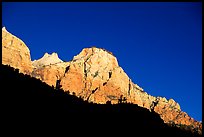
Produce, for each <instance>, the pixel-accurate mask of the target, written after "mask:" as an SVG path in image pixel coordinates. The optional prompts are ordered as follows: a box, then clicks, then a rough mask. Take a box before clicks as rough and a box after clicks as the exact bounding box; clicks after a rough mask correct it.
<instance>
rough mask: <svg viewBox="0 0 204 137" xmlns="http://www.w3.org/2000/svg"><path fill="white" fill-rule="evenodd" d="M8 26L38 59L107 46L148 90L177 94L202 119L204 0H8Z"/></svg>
mask: <svg viewBox="0 0 204 137" xmlns="http://www.w3.org/2000/svg"><path fill="white" fill-rule="evenodd" d="M2 26H6V28H7V30H8V31H9V32H11V33H12V34H14V35H16V36H17V37H19V38H20V39H22V40H23V41H24V42H25V43H26V45H27V46H28V47H29V49H30V52H31V59H32V60H34V59H39V58H41V57H42V56H43V55H44V53H45V52H48V53H52V52H57V53H58V55H59V57H60V58H61V59H62V60H64V61H69V60H71V59H72V58H73V56H75V55H77V54H79V52H80V51H81V50H82V49H83V48H86V47H92V46H96V47H101V48H105V49H107V50H109V51H111V52H113V54H114V55H115V56H116V57H117V59H118V62H119V65H120V66H121V67H122V68H123V69H124V71H125V72H126V73H127V74H128V76H129V77H130V78H131V79H132V81H133V82H134V83H137V84H138V85H139V86H141V87H142V88H144V90H145V91H146V92H147V93H148V94H150V95H153V96H162V97H166V98H167V99H170V98H173V99H174V100H175V101H176V102H178V103H179V104H180V106H181V109H182V110H183V111H185V112H187V113H188V114H189V115H190V116H191V117H193V118H194V119H196V120H198V121H201V120H202V58H201V57H202V3H201V2H196V3H191V2H186V3H179V2H175V3H168V2H165V3H157V2H153V3H151V2H145V3H139V2H133V3H131V2H128V3H125V2H121V3H119V2H117V3H116V2H114V3H111V2H108V3H105V2H103V3H101V2H96V3H90V2H84V3H83V2H76V3H71V2H67V3H62V2H61V3H56V2H55V3H51V2H49V3H48V2H46V3H42V2H41V3H31V2H28V3H25V2H24V3H20V2H18V3H8V2H7V3H5V2H4V3H3V4H2Z"/></svg>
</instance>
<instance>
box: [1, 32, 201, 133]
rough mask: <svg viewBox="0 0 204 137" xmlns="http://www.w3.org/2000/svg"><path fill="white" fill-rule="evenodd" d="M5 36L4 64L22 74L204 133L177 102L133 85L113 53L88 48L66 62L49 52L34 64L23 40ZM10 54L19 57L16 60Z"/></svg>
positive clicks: (6, 34) (98, 101)
mask: <svg viewBox="0 0 204 137" xmlns="http://www.w3.org/2000/svg"><path fill="white" fill-rule="evenodd" d="M2 33H3V35H2V49H3V52H2V53H3V55H2V58H3V60H2V63H3V64H5V65H10V66H12V67H14V68H18V69H19V70H20V72H21V71H22V72H25V71H26V72H27V73H26V74H29V75H30V76H32V77H35V78H38V79H40V80H41V81H43V82H45V83H47V84H48V85H50V86H53V87H55V88H60V89H63V90H64V91H65V92H69V93H70V94H72V95H75V96H77V97H79V98H82V99H83V100H86V101H88V102H90V103H91V102H92V103H97V104H117V103H122V102H124V103H132V104H137V105H138V106H140V107H144V108H147V109H148V110H149V111H150V112H156V113H158V114H159V115H160V117H161V119H163V120H164V122H165V123H169V124H176V125H191V126H192V128H194V129H196V130H198V131H199V132H200V133H202V123H201V122H198V121H196V120H194V119H193V118H191V117H190V116H189V115H188V114H187V113H186V112H183V111H182V110H181V108H180V105H179V104H178V103H177V102H175V101H174V100H173V99H169V100H168V99H166V98H165V97H154V96H151V95H149V94H148V93H147V92H146V91H145V90H144V89H143V88H141V87H140V86H139V85H137V84H135V83H133V82H132V80H131V79H130V78H129V77H128V75H127V74H126V73H125V72H124V70H123V69H122V68H121V67H120V66H119V64H118V62H117V58H116V57H115V56H114V55H113V54H112V53H111V52H109V51H107V50H105V49H102V48H96V47H91V48H84V49H83V50H82V51H81V52H80V53H79V54H78V55H76V56H74V57H73V59H72V60H71V61H69V62H63V61H62V60H61V59H59V57H58V55H57V53H52V54H48V53H45V54H44V56H43V57H42V58H40V59H38V60H34V61H32V62H31V61H30V54H29V49H28V48H27V46H26V45H25V44H24V43H23V42H22V41H21V40H20V39H18V38H16V37H15V36H13V35H12V34H10V33H9V32H6V31H5V29H2ZM12 41H15V43H12ZM10 43H12V44H10ZM9 45H11V46H12V47H11V46H9ZM19 45H21V46H19ZM22 45H23V46H22ZM8 54H10V55H15V58H14V57H13V56H10V55H8ZM22 56H23V58H24V59H22ZM24 60H27V61H24ZM16 61H18V63H16ZM28 66H29V67H28Z"/></svg>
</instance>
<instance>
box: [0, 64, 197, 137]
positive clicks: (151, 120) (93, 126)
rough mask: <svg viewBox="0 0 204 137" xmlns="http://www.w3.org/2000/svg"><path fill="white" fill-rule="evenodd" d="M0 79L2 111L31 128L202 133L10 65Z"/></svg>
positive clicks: (106, 132)
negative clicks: (92, 99)
mask: <svg viewBox="0 0 204 137" xmlns="http://www.w3.org/2000/svg"><path fill="white" fill-rule="evenodd" d="M0 80H1V81H0V82H1V97H2V100H3V102H2V103H3V111H1V112H2V113H3V115H4V118H5V119H6V123H7V124H9V125H14V124H16V123H23V122H24V121H26V122H25V123H24V124H25V127H27V126H30V125H32V123H38V125H41V123H43V122H44V124H45V123H46V122H45V121H47V122H48V123H50V126H51V125H52V126H55V127H57V126H59V125H54V124H52V122H54V121H55V122H56V121H58V122H59V121H61V122H63V123H64V124H66V126H68V127H69V126H71V127H72V128H73V129H74V128H76V129H80V128H81V127H83V128H85V129H87V130H91V131H93V132H97V134H100V135H102V134H104V135H106V136H107V135H114V136H115V135H122V134H124V135H128V134H130V135H132V134H135V135H136V134H142V135H143V136H146V135H151V136H166V135H167V136H181V137H182V136H183V137H184V136H185V137H193V136H198V135H197V134H196V133H192V132H190V131H187V130H181V129H179V128H177V127H170V126H168V125H167V124H164V122H163V120H162V119H161V118H160V117H159V115H158V114H156V113H154V112H149V110H147V109H145V108H142V107H139V106H137V105H136V104H129V103H119V104H115V105H113V104H110V102H107V104H95V103H88V102H86V101H83V100H82V99H80V98H78V97H76V96H74V95H70V94H69V93H65V92H64V91H63V90H61V89H60V88H57V89H55V88H54V87H50V86H49V85H47V84H46V83H44V82H42V81H40V80H38V79H36V78H33V77H30V76H29V75H24V74H22V73H19V71H18V69H14V68H12V67H9V66H6V65H1V75H0ZM65 121H66V122H65ZM48 123H47V124H45V125H46V126H47V125H49V124H48ZM68 127H67V128H68ZM69 129H70V128H69ZM89 132H90V131H89Z"/></svg>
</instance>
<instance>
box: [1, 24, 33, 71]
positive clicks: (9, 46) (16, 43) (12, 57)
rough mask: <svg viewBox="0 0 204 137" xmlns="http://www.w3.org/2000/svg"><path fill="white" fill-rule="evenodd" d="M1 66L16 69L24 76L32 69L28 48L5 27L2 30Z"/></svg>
mask: <svg viewBox="0 0 204 137" xmlns="http://www.w3.org/2000/svg"><path fill="white" fill-rule="evenodd" d="M2 64H4V65H10V66H11V67H13V68H17V69H19V72H21V73H24V74H30V73H31V72H32V69H33V67H32V64H31V58H30V50H29V48H28V47H27V46H26V45H25V43H24V42H23V41H22V40H20V39H19V38H17V37H16V36H14V35H12V34H11V33H9V32H8V31H7V30H6V28H5V27H3V28H2Z"/></svg>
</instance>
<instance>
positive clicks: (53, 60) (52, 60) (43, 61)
mask: <svg viewBox="0 0 204 137" xmlns="http://www.w3.org/2000/svg"><path fill="white" fill-rule="evenodd" d="M61 62H63V61H62V60H61V59H59V57H58V55H57V53H52V54H51V55H50V54H48V53H45V54H44V56H43V57H42V58H40V59H38V60H34V61H32V65H33V66H34V67H35V68H40V67H44V66H47V65H52V64H57V63H61Z"/></svg>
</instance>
